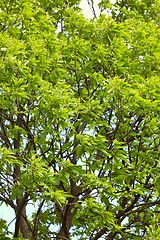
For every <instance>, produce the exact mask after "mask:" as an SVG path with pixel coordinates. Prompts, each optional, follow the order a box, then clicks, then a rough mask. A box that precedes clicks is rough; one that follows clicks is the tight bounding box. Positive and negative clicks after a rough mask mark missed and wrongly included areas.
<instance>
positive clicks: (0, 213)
mask: <svg viewBox="0 0 160 240" xmlns="http://www.w3.org/2000/svg"><path fill="white" fill-rule="evenodd" d="M99 2H100V0H94V9H95V12H96V16H97V17H98V16H99V14H100V10H99V8H98V4H99ZM111 2H112V3H114V2H115V0H112V1H111ZM80 8H81V9H82V11H83V14H84V16H85V17H86V18H88V19H90V18H92V17H93V13H92V10H91V9H90V7H89V5H88V3H87V0H81V3H80ZM103 13H106V14H107V12H103ZM34 209H35V207H34V206H33V205H30V206H29V209H28V210H29V211H30V213H31V212H32V211H33V210H34ZM14 218H15V214H14V211H13V209H11V208H10V207H7V206H6V205H5V204H2V205H1V206H0V219H5V220H6V221H7V224H9V231H14V224H15V220H14Z"/></svg>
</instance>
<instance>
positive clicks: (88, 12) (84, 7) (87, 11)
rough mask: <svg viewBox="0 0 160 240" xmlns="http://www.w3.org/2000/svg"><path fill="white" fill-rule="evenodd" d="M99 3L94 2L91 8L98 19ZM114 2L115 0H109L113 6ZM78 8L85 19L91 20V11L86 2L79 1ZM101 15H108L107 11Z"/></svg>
mask: <svg viewBox="0 0 160 240" xmlns="http://www.w3.org/2000/svg"><path fill="white" fill-rule="evenodd" d="M89 1H91V0H89ZM100 2H101V0H94V5H93V6H94V10H95V13H96V17H99V15H100V13H101V12H100V9H99V7H98V4H99V3H100ZM115 2H116V0H110V3H112V4H114V3H115ZM80 8H81V9H82V11H83V14H84V16H85V17H86V18H88V19H91V18H93V17H94V14H93V11H92V9H91V7H90V6H89V4H88V0H81V3H80ZM102 13H103V14H106V15H107V16H108V15H109V10H105V11H103V12H102Z"/></svg>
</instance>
